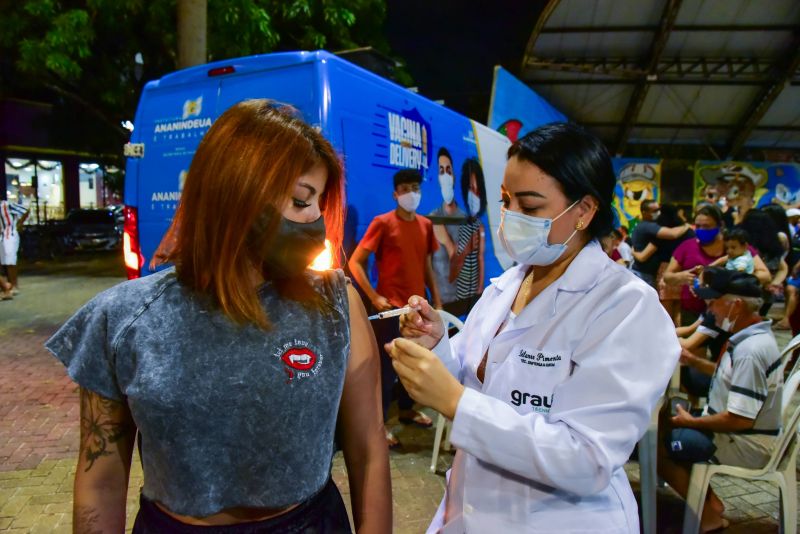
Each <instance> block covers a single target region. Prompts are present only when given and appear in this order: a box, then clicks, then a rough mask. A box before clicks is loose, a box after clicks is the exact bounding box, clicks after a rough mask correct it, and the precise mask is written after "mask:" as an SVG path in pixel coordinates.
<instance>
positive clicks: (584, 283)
mask: <svg viewBox="0 0 800 534" xmlns="http://www.w3.org/2000/svg"><path fill="white" fill-rule="evenodd" d="M508 158H509V159H508V164H507V167H506V171H505V175H504V177H503V184H502V201H503V209H502V216H501V223H500V229H499V232H498V237H499V239H500V240H501V242H502V243H503V246H504V248H505V250H506V251H507V252H508V254H509V256H511V258H512V259H513V260H514V261H515V262H516V264H517V265H516V266H515V267H512V268H511V269H509V270H508V271H506V272H505V273H504V274H503V275H502V276H500V277H499V278H497V279H495V280H493V281H492V283H491V285H489V287H487V288H486V290H485V291H484V292H483V295H482V297H481V299H480V300H479V301H478V303H477V304H476V306H475V308H473V310H472V312H471V313H470V315H469V317H468V318H467V322H466V325H465V327H464V329H463V330H462V331H461V333H459V334H458V335H456V336H455V337H454V338H452V339H449V338H448V334H447V331H446V330H445V329H444V328H443V325H442V322H441V320H440V319H439V315H438V314H437V313H436V312H435V311H434V310H432V309H431V307H430V306H429V305H428V303H427V302H426V301H425V300H424V299H422V298H421V297H412V298H411V299H410V300H409V304H410V305H412V306H414V307H415V308H416V309H417V310H418V311H417V312H415V313H411V314H408V315H406V316H404V317H403V320H402V330H401V331H402V335H403V336H404V338H405V339H402V338H401V339H397V340H395V341H394V342H393V343H392V346H391V347H390V349H391V354H392V357H393V363H394V366H395V369H396V370H397V373H398V375H399V376H400V378H401V380H402V381H403V384H404V385H405V387H406V388H407V389H408V391H409V393H410V394H411V396H412V397H414V398H415V399H416V400H417V401H418V402H420V403H422V404H426V405H428V406H430V407H432V408H434V409H436V410H437V411H439V412H440V413H442V414H444V415H445V416H447V417H448V418H451V419H452V420H453V429H452V434H451V440H452V442H453V444H454V445H455V446H456V448H457V453H456V456H455V459H454V462H453V467H452V469H451V471H450V473H449V477H448V483H447V490H446V494H445V497H444V499H443V500H442V504H441V506H440V507H439V510H438V512H437V514H436V517H435V518H434V520H433V523H432V524H431V526H430V528H429V532H442V533H464V532H467V533H482V532H524V533H528V532H530V533H533V532H537V533H541V532H559V533H564V532H602V533H629V534H633V533H638V532H639V521H638V510H637V505H636V501H635V499H634V496H633V492H632V491H631V487H630V484H629V483H628V480H627V478H626V476H625V471H624V470H623V465H624V464H625V462H626V461H627V460H628V457H629V456H630V454H631V452H632V450H633V447H634V445H635V444H636V442H637V441H638V440H639V439H640V438H641V436H642V435H643V434H644V432H645V429H646V428H647V426H648V424H649V422H650V416H651V411H652V410H653V408H654V406H655V405H656V402H657V400H658V398H659V396H660V395H661V394H662V393H663V391H664V389H665V387H666V384H667V382H668V380H669V377H670V376H671V374H672V372H673V369H674V367H675V365H676V363H677V360H678V355H679V353H680V346H679V344H678V340H677V338H676V336H675V331H674V327H673V326H672V321H671V320H670V318H669V316H668V315H667V314H666V312H665V311H664V309H663V307H662V306H661V304H660V303H659V301H658V295H657V294H656V293H655V291H654V290H653V289H652V288H650V287H649V286H647V285H646V284H645V283H643V282H642V281H640V280H639V279H637V278H636V277H635V276H633V275H632V274H631V273H630V272H629V271H628V270H627V269H625V268H624V267H622V266H621V265H618V264H615V263H614V262H612V261H611V260H610V259H609V258H608V256H607V255H606V254H605V253H604V252H603V250H602V248H601V246H600V244H599V243H598V241H597V238H598V237H601V236H604V235H607V234H608V233H609V231H610V230H611V226H612V220H613V219H612V211H611V202H612V195H613V189H614V182H615V178H614V174H613V171H612V168H611V161H610V158H609V156H608V153H607V152H606V150H605V148H604V147H603V145H602V144H601V143H600V141H599V140H597V139H596V138H594V137H593V136H591V135H589V134H588V133H586V132H585V131H583V130H582V129H580V128H579V127H577V126H573V125H568V124H553V125H548V126H544V127H541V128H539V129H538V130H536V131H534V132H531V133H530V134H528V135H526V136H525V137H523V138H522V139H520V140H519V141H517V142H516V143H514V144H513V145H512V146H511V148H510V149H509V151H508Z"/></svg>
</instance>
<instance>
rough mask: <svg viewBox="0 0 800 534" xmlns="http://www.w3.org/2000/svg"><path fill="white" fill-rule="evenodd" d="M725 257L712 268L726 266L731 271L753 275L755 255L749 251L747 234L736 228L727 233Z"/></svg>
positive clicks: (712, 265)
mask: <svg viewBox="0 0 800 534" xmlns="http://www.w3.org/2000/svg"><path fill="white" fill-rule="evenodd" d="M724 239H725V256H723V257H721V258H720V259H718V260H717V261H715V262H714V263H712V264H711V265H710V267H718V266H720V265H723V264H724V265H725V269H727V270H729V271H739V272H741V273H747V274H753V271H754V270H755V262H754V261H753V255H752V254H751V253H750V251H749V250H747V244H748V236H747V232H745V231H744V230H740V229H738V228H734V229H733V230H730V231H729V232H726V233H725V237H724Z"/></svg>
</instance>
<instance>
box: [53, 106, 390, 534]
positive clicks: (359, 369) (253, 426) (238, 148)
mask: <svg viewBox="0 0 800 534" xmlns="http://www.w3.org/2000/svg"><path fill="white" fill-rule="evenodd" d="M343 186H344V177H343V174H342V168H341V164H340V162H339V159H338V157H337V156H336V153H335V152H334V150H333V147H331V145H330V143H329V142H328V141H327V140H325V138H323V137H322V135H320V134H319V133H318V132H317V131H316V130H315V129H314V128H312V127H311V126H310V125H308V124H306V123H304V122H303V121H302V120H300V119H299V118H298V117H297V115H296V112H294V111H293V110H292V109H290V108H286V107H279V106H277V105H275V104H274V103H271V102H269V101H266V100H250V101H246V102H241V103H239V104H236V105H234V106H233V107H231V108H230V109H228V110H227V111H226V112H225V113H223V114H222V115H221V116H220V117H219V118H218V119H217V120H216V122H215V123H214V125H213V126H212V127H211V129H210V130H209V131H208V133H207V134H206V135H205V137H204V138H203V140H202V141H201V143H200V145H199V147H198V148H197V152H196V153H195V155H194V158H193V160H192V164H191V167H190V169H189V174H188V177H187V178H186V184H185V187H184V189H183V195H182V197H181V203H180V205H179V207H178V210H177V212H176V214H175V220H174V221H173V223H172V226H171V227H170V229H169V230H168V232H167V235H166V237H165V238H164V241H163V242H162V245H161V247H160V251H159V253H157V255H158V256H159V257H160V259H161V260H162V261H164V260H168V261H171V262H172V263H174V267H173V268H169V269H165V270H163V271H161V272H159V273H156V274H153V275H150V276H147V277H145V278H141V279H138V280H132V281H129V282H125V283H123V284H120V285H117V286H115V287H113V288H111V289H109V290H108V291H105V292H103V293H101V294H99V295H98V296H97V297H95V298H94V299H92V300H91V301H90V302H89V303H88V304H87V305H86V306H84V307H83V308H81V309H80V310H79V311H78V312H77V313H76V314H75V315H74V316H73V317H72V318H71V319H69V320H68V321H67V323H66V324H65V325H64V326H63V327H62V328H61V329H60V330H59V331H58V332H57V333H56V334H55V335H54V336H53V337H52V338H51V339H50V340H49V341H48V342H47V348H48V349H50V351H52V352H53V354H54V355H55V356H56V357H58V359H59V360H61V361H62V362H63V363H64V364H65V365H66V366H67V372H68V373H69V375H70V376H71V377H72V378H73V379H74V380H75V381H76V382H77V383H78V384H79V385H80V398H81V412H80V417H81V447H80V459H79V461H78V467H77V471H76V474H75V503H74V514H73V517H74V530H75V532H89V531H91V532H124V531H125V503H126V494H127V490H128V476H129V473H130V466H131V457H132V454H133V449H134V438H135V437H136V436H137V431H138V438H137V441H138V443H139V447H140V448H139V450H140V453H141V457H142V467H143V470H144V487H143V488H142V492H141V497H140V507H139V512H138V514H137V517H136V520H135V523H134V525H133V532H134V533H140V534H150V533H158V534H160V533H165V532H174V533H181V534H194V533H208V532H214V533H216V534H227V533H231V534H234V533H235V534H258V533H262V532H264V533H266V532H269V533H271V534H279V533H284V534H288V533H299V532H302V533H304V534H322V533H324V534H333V533H336V534H339V533H347V532H350V531H351V529H350V523H349V520H348V516H347V511H346V509H345V506H344V503H343V502H342V498H341V496H340V495H339V492H338V490H337V488H336V486H335V485H334V483H333V481H332V480H331V476H330V469H331V461H332V457H333V452H334V447H333V445H334V434H336V435H337V437H338V442H339V444H340V445H341V447H342V450H343V452H344V459H345V463H346V464H347V470H348V474H349V479H350V501H351V503H352V511H353V519H354V522H355V527H356V530H357V531H358V532H360V533H361V532H363V533H368V532H369V533H375V534H384V533H386V532H390V531H391V517H392V516H391V489H390V485H389V462H388V456H387V452H386V445H385V443H384V439H383V432H382V428H383V425H382V421H381V415H380V397H379V391H380V390H379V381H378V367H377V361H378V356H377V354H376V349H377V347H376V346H375V341H374V338H373V337H372V332H371V331H370V327H369V324H368V322H367V318H366V313H365V310H364V306H363V305H362V304H361V301H360V299H359V298H358V295H357V294H356V292H355V291H354V290H353V288H352V287H349V286H348V284H347V282H346V280H345V277H344V275H343V273H342V271H341V270H329V271H325V272H318V273H315V272H312V271H309V270H308V269H307V267H308V265H309V264H310V263H311V261H312V260H313V259H314V257H315V256H317V255H318V254H319V253H320V252H321V251H322V250H323V245H324V241H325V239H326V236H327V238H328V239H329V240H330V241H331V242H333V244H334V247H336V246H337V245H338V244H339V243H340V242H341V237H342V215H343V213H342V212H343V206H344V187H343ZM334 250H336V248H334Z"/></svg>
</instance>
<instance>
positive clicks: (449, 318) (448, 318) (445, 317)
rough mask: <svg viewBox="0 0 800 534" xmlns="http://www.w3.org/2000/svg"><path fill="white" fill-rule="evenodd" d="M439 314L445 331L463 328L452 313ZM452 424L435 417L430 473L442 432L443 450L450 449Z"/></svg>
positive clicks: (441, 417)
mask: <svg viewBox="0 0 800 534" xmlns="http://www.w3.org/2000/svg"><path fill="white" fill-rule="evenodd" d="M439 316H440V317H441V318H442V322H444V329H445V331H449V330H450V328H455V329H456V330H461V329H462V328H464V323H463V322H462V321H461V319H459V318H458V317H456V316H455V315H453V314H452V313H449V312H446V311H444V310H439ZM452 426H453V423H452V422H451V421H448V420H447V418H446V417H445V416H443V415H442V414H438V417H437V418H436V436H435V437H434V438H433V455H431V473H435V472H436V461H437V460H438V459H439V448H440V447H441V446H442V434H444V436H445V439H444V450H446V451H449V450H450V428H451V427H452Z"/></svg>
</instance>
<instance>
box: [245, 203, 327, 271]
mask: <svg viewBox="0 0 800 534" xmlns="http://www.w3.org/2000/svg"><path fill="white" fill-rule="evenodd" d="M275 215H278V214H275ZM278 216H279V217H280V221H279V222H278V228H277V229H276V230H275V233H274V234H273V235H272V236H270V237H267V238H265V237H264V233H265V230H266V228H267V227H268V226H269V225H268V224H265V222H266V221H265V220H269V219H270V218H271V217H270V216H269V215H266V216H263V217H262V218H260V219H259V221H258V222H256V224H255V225H254V227H253V232H252V235H253V240H254V244H256V246H258V247H259V249H260V251H261V254H260V255H261V258H263V260H264V266H265V267H266V269H267V273H268V274H269V277H270V278H291V277H293V276H297V275H298V274H300V273H302V272H303V271H304V270H305V269H306V267H308V265H309V264H310V263H311V262H312V261H314V258H316V257H317V256H318V255H319V254H320V252H322V251H323V249H324V248H325V220H324V219H323V218H322V217H320V218H319V219H317V220H316V221H314V222H310V223H297V222H294V221H290V220H289V219H287V218H286V217H283V216H281V215H278Z"/></svg>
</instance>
